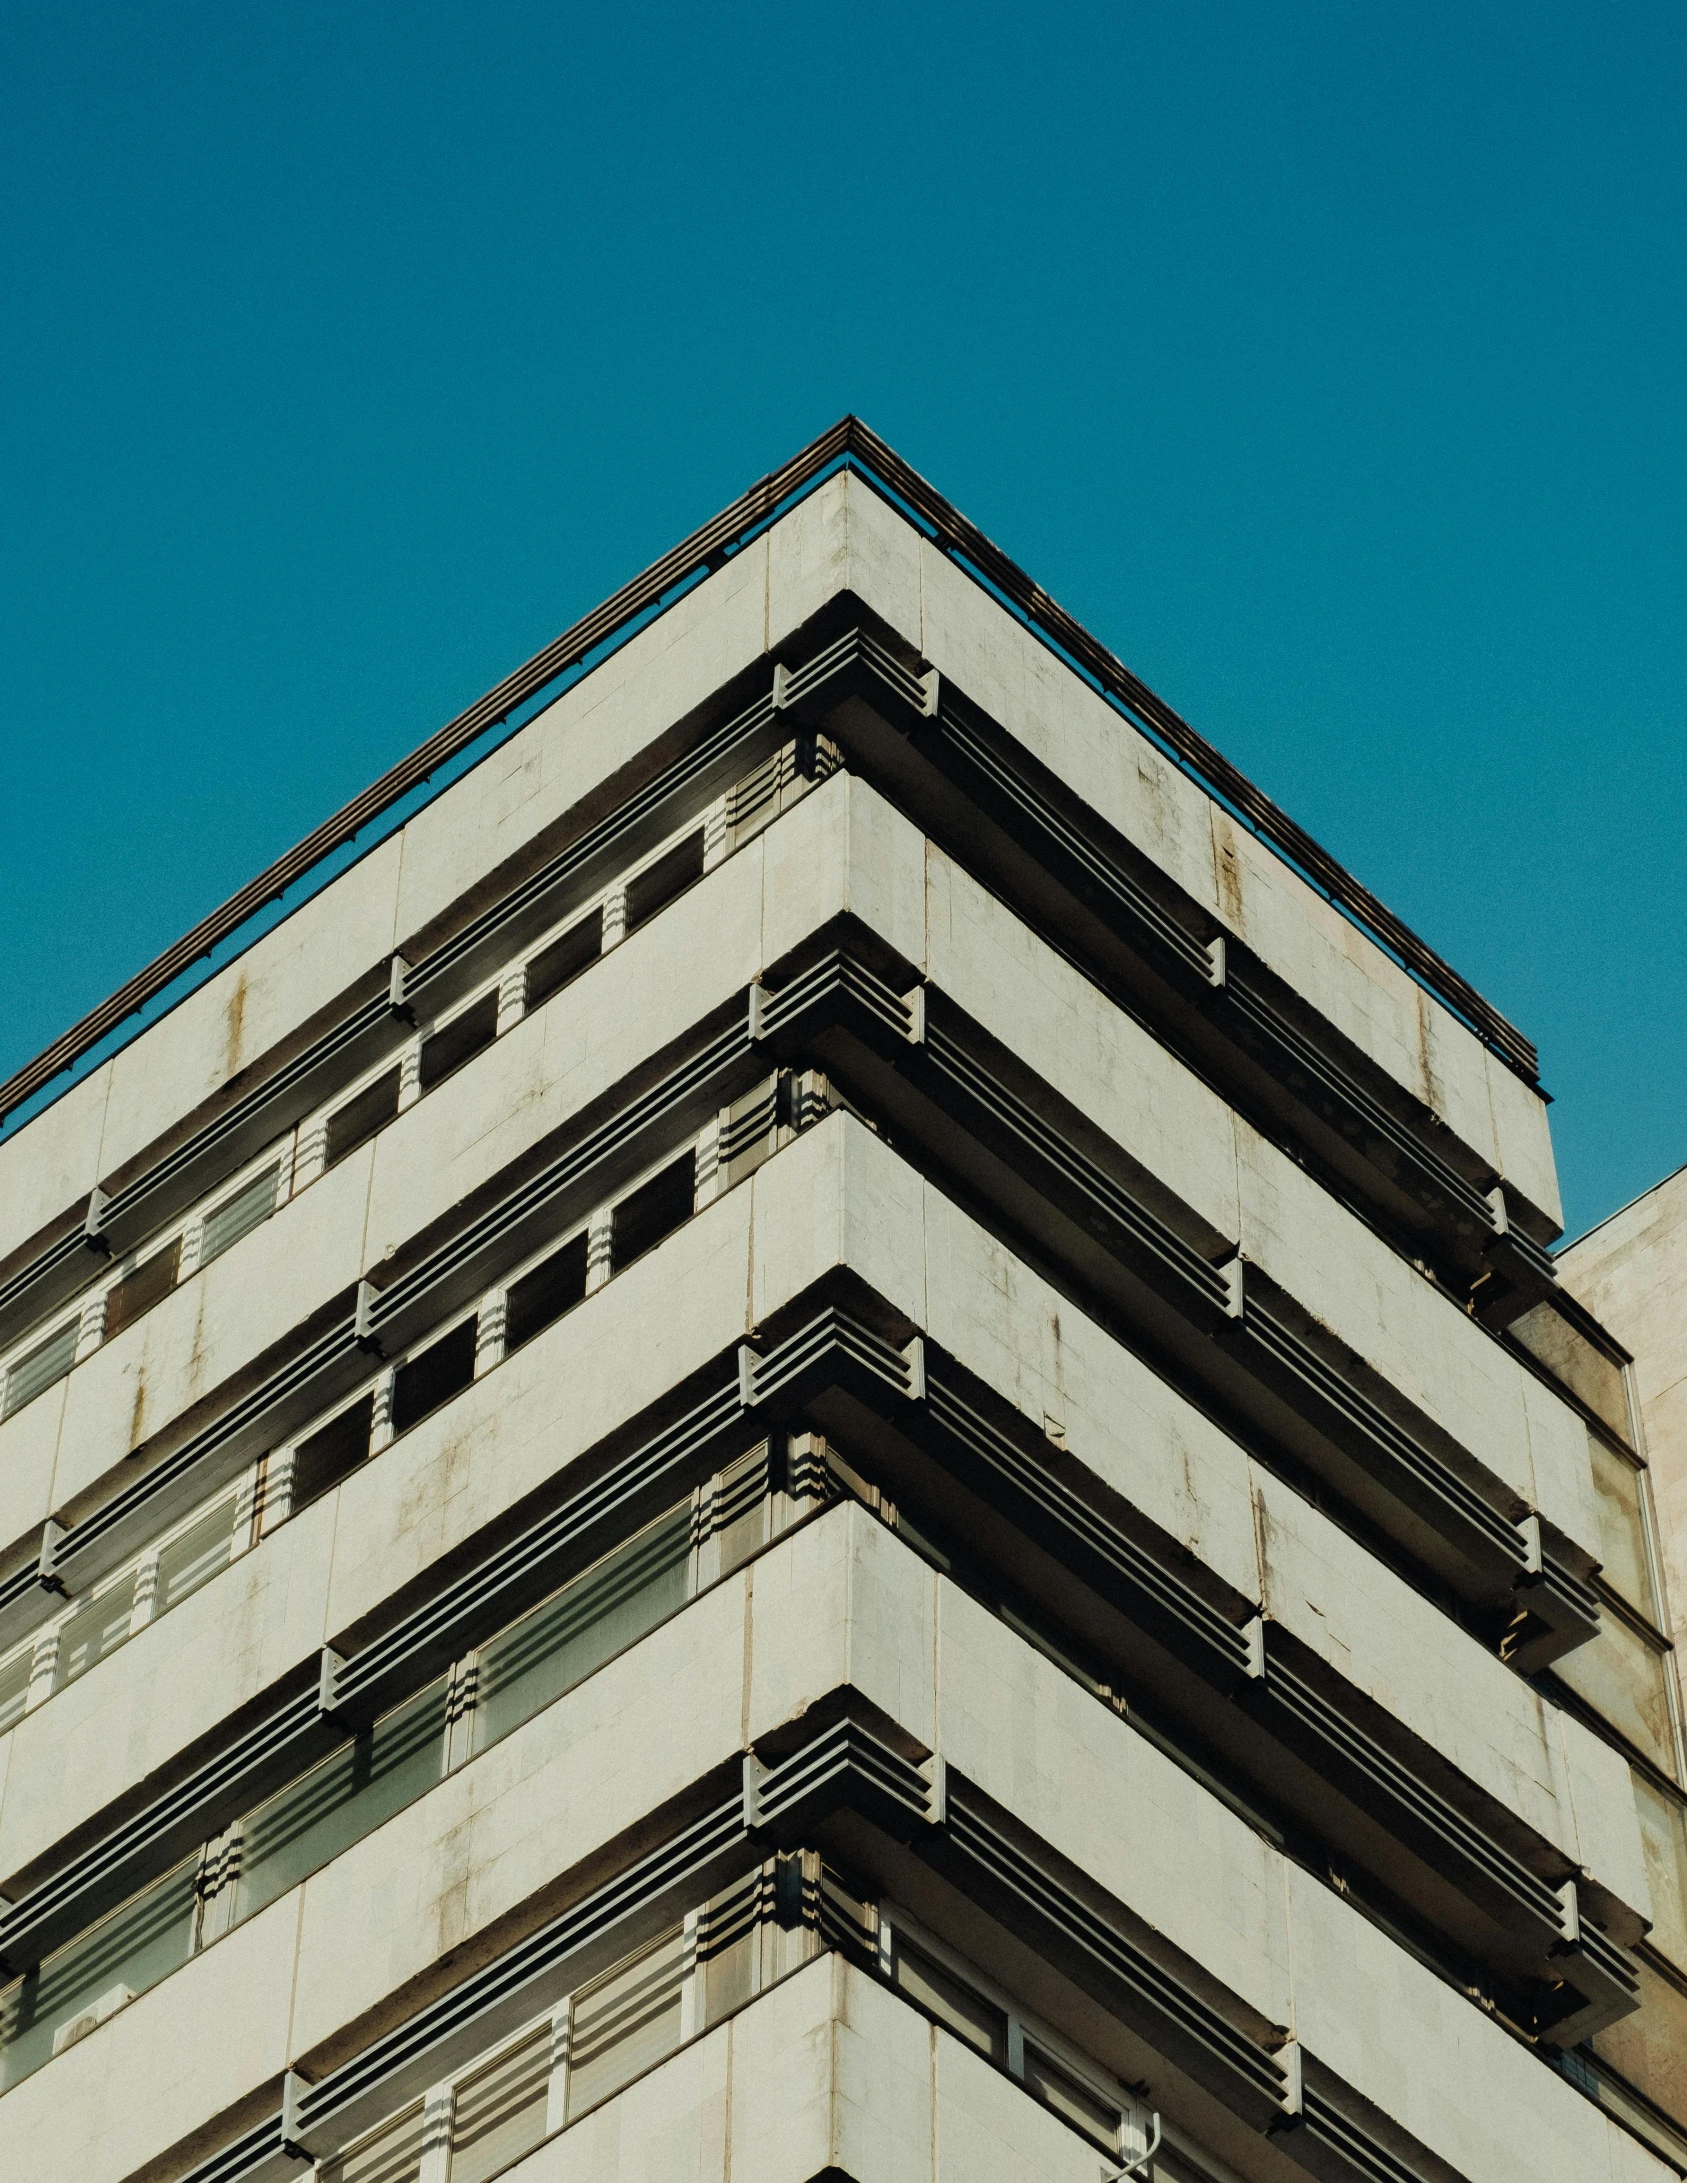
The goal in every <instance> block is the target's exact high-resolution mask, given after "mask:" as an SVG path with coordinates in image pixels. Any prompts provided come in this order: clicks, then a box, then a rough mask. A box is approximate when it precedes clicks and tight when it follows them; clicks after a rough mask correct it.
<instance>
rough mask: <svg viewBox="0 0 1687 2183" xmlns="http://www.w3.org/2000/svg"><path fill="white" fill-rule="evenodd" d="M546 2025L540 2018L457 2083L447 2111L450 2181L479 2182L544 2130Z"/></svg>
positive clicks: (534, 2142)
mask: <svg viewBox="0 0 1687 2183" xmlns="http://www.w3.org/2000/svg"><path fill="white" fill-rule="evenodd" d="M550 2081H551V2027H550V2025H549V2024H548V2023H545V2024H541V2025H539V2026H538V2027H537V2029H536V2030H533V2031H530V2032H529V2033H528V2034H527V2036H526V2037H525V2038H524V2039H521V2040H518V2041H517V2043H516V2044H515V2045H514V2046H513V2047H507V2048H506V2049H505V2050H504V2052H503V2053H502V2054H500V2055H499V2056H498V2057H497V2058H496V2059H495V2060H494V2061H492V2062H489V2063H488V2064H487V2066H486V2067H485V2068H484V2069H483V2070H480V2071H479V2072H477V2074H476V2075H474V2076H473V2077H470V2078H469V2079H468V2080H467V2081H466V2082H465V2083H463V2084H461V2085H459V2086H458V2088H457V2096H456V2099H455V2100H454V2102H453V2103H452V2111H451V2183H485V2179H486V2178H487V2177H488V2176H491V2175H496V2174H497V2172H498V2170H499V2169H500V2168H506V2167H508V2166H509V2164H510V2162H511V2161H512V2160H519V2159H520V2158H521V2156H522V2154H523V2153H527V2152H531V2151H532V2149H533V2147H534V2146H535V2145H537V2144H538V2143H539V2141H540V2140H541V2138H543V2136H544V2134H545V2105H546V2100H547V2098H548V2096H549V2092H550Z"/></svg>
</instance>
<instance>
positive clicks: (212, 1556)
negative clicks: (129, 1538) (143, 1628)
mask: <svg viewBox="0 0 1687 2183" xmlns="http://www.w3.org/2000/svg"><path fill="white" fill-rule="evenodd" d="M234 1508H235V1496H234V1495H233V1494H232V1493H229V1494H225V1495H224V1496H223V1498H222V1499H221V1500H220V1501H219V1502H218V1503H217V1504H216V1506H215V1507H214V1508H208V1509H207V1510H206V1511H205V1513H204V1515H203V1516H201V1517H199V1518H198V1519H197V1521H195V1522H194V1523H191V1524H189V1525H188V1527H187V1529H186V1530H185V1531H183V1532H181V1533H179V1534H178V1536H177V1537H175V1538H173V1539H172V1540H171V1541H170V1543H169V1545H168V1546H162V1547H160V1548H159V1550H158V1590H157V1593H156V1594H155V1596H154V1601H153V1613H154V1614H167V1613H168V1612H169V1610H170V1609H171V1608H172V1607H174V1606H177V1605H179V1604H180V1602H181V1601H182V1600H184V1599H186V1598H187V1596H188V1594H189V1593H190V1592H197V1591H198V1589H199V1587H200V1586H201V1585H202V1584H209V1583H210V1581H211V1579H212V1578H213V1577H214V1576H215V1575H216V1574H217V1572H218V1570H219V1569H226V1568H227V1567H228V1561H229V1556H230V1554H232V1553H233V1551H234Z"/></svg>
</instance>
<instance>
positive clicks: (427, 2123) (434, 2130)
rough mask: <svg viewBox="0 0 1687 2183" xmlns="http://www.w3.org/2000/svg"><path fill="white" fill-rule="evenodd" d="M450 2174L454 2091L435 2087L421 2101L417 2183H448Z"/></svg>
mask: <svg viewBox="0 0 1687 2183" xmlns="http://www.w3.org/2000/svg"><path fill="white" fill-rule="evenodd" d="M450 2171H451V2088H450V2086H449V2085H442V2084H436V2085H434V2086H432V2087H431V2088H430V2089H429V2091H428V2092H427V2094H426V2096H425V2097H424V2099H423V2101H422V2158H421V2164H420V2166H419V2167H418V2168H417V2170H416V2183H447V2177H448V2176H449V2174H450Z"/></svg>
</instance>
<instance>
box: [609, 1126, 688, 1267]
mask: <svg viewBox="0 0 1687 2183" xmlns="http://www.w3.org/2000/svg"><path fill="white" fill-rule="evenodd" d="M696 1195H697V1162H696V1157H695V1155H694V1154H692V1153H690V1152H684V1153H682V1154H681V1155H680V1157H679V1158H678V1159H677V1160H675V1161H674V1162H673V1163H672V1164H671V1165H670V1166H668V1167H665V1168H663V1169H662V1171H661V1173H660V1174H657V1175H652V1176H651V1178H650V1180H649V1181H648V1182H641V1183H640V1184H639V1186H638V1188H637V1189H636V1190H635V1191H633V1192H632V1193H631V1195H630V1196H628V1197H624V1198H623V1199H622V1200H621V1202H620V1204H619V1205H618V1206H616V1208H615V1211H614V1213H613V1214H612V1215H611V1237H610V1246H609V1263H610V1266H611V1267H612V1269H613V1270H614V1271H615V1272H616V1273H619V1272H620V1271H621V1268H622V1267H623V1266H630V1265H631V1264H632V1262H633V1260H634V1259H635V1258H639V1257H642V1256H643V1254H644V1253H645V1252H646V1251H651V1250H654V1249H655V1248H656V1246H657V1244H658V1243H660V1242H661V1241H662V1239H663V1237H664V1236H670V1235H672V1234H673V1232H674V1230H675V1229H676V1228H678V1227H679V1226H680V1225H681V1224H682V1223H683V1222H685V1221H688V1220H689V1219H690V1218H691V1215H692V1210H693V1207H694V1206H695V1204H696Z"/></svg>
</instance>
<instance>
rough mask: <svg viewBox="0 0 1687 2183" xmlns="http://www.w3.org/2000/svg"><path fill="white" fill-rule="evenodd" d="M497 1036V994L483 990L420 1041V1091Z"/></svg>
mask: <svg viewBox="0 0 1687 2183" xmlns="http://www.w3.org/2000/svg"><path fill="white" fill-rule="evenodd" d="M497 1036H498V996H497V994H496V993H483V994H482V995H481V996H480V998H479V1000H477V1001H476V1002H475V1003H474V1004H473V1006H472V1007H469V1008H465V1009H464V1010H463V1012H462V1014H461V1015H460V1016H453V1017H452V1019H451V1021H450V1022H449V1023H447V1024H443V1025H441V1027H440V1028H439V1029H438V1030H437V1031H435V1032H434V1034H433V1035H432V1037H431V1038H425V1039H423V1041H422V1053H421V1064H420V1070H419V1077H420V1082H421V1086H422V1089H423V1091H432V1089H433V1087H434V1086H435V1085H436V1084H439V1083H443V1082H444V1080H445V1078H446V1077H448V1076H449V1075H450V1074H451V1073H452V1071H453V1070H454V1069H460V1068H461V1067H462V1066H463V1064H464V1062H465V1061H472V1060H473V1059H474V1057H475V1055H476V1054H478V1053H483V1052H484V1051H485V1050H486V1048H487V1047H488V1046H490V1045H491V1043H492V1041H493V1040H494V1039H495V1038H496V1037H497Z"/></svg>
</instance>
